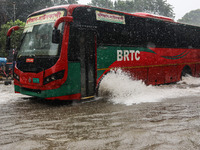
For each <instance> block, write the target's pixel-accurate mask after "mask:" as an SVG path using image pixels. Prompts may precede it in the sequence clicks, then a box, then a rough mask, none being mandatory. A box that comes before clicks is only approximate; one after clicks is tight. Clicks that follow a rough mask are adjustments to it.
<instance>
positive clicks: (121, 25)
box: [7, 5, 200, 100]
mask: <svg viewBox="0 0 200 150" xmlns="http://www.w3.org/2000/svg"><path fill="white" fill-rule="evenodd" d="M19 28H20V27H17V26H15V27H12V28H11V29H10V30H9V31H8V33H7V41H8V42H7V45H9V44H8V43H10V35H11V33H12V31H13V30H18V29H19ZM119 68H120V69H121V70H123V71H125V72H129V74H130V75H131V76H132V77H133V78H134V79H137V80H143V81H144V82H145V83H146V84H147V85H149V84H152V85H158V84H165V83H172V82H177V81H179V80H180V79H181V77H182V76H184V75H185V74H190V75H192V76H196V77H197V76H199V75H200V27H196V26H191V25H186V24H180V23H177V22H174V21H173V20H172V19H170V18H167V17H162V16H155V15H151V14H147V13H133V14H129V13H124V12H119V11H114V10H108V9H103V8H98V7H92V6H87V5H62V6H55V7H51V8H46V9H43V10H40V11H37V12H35V13H33V14H31V15H30V16H29V17H28V19H27V21H26V25H25V28H24V31H23V35H22V40H21V45H20V47H19V48H18V50H17V53H16V65H15V69H14V86H15V92H16V93H22V94H26V95H31V96H35V97H40V98H45V99H48V100H55V99H58V100H81V99H89V98H92V97H94V95H95V94H96V92H97V89H98V85H99V84H100V82H101V79H102V78H103V77H104V76H105V75H106V74H107V73H109V72H110V71H111V70H113V69H119Z"/></svg>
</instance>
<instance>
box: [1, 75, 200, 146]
mask: <svg viewBox="0 0 200 150" xmlns="http://www.w3.org/2000/svg"><path fill="white" fill-rule="evenodd" d="M188 78H189V79H186V80H185V81H181V82H180V83H177V84H174V85H165V86H156V87H152V86H146V85H144V84H142V83H141V82H139V81H137V82H133V81H131V83H130V81H127V80H129V79H127V78H123V79H122V77H120V79H122V80H123V82H121V84H125V86H127V87H126V88H123V89H125V91H123V90H122V89H117V87H116V85H115V83H114V82H112V87H109V86H110V85H103V86H104V87H103V88H104V90H103V91H104V92H102V93H106V94H102V98H96V99H95V100H93V101H89V102H81V103H77V102H73V103H72V104H66V103H56V102H50V101H44V100H39V99H33V98H30V97H27V96H24V95H20V94H14V93H13V85H9V86H4V85H3V84H0V92H1V95H0V149H1V150H12V149H15V150H27V149H34V150H41V149H44V150H46V149H48V150H51V149H52V150H54V149H59V150H60V149H63V150H64V149H72V150H80V149H81V150H94V149H95V150H97V149H98V150H99V149H100V150H101V149H102V150H110V149H117V150H123V149H126V150H133V149H134V150H199V149H200V138H199V137H200V81H199V80H200V79H198V78H192V77H188ZM119 82H120V81H119ZM107 83H108V82H107ZM132 84H133V85H132ZM123 86H124V85H123ZM129 86H131V87H129ZM133 86H134V87H133ZM105 88H106V89H108V88H109V90H110V91H109V92H108V91H107V92H105ZM112 88H113V89H112ZM120 88H121V87H120ZM130 88H131V89H132V90H130V91H129V89H130ZM118 90H120V91H121V93H120V94H119V91H118ZM105 95H106V96H105Z"/></svg>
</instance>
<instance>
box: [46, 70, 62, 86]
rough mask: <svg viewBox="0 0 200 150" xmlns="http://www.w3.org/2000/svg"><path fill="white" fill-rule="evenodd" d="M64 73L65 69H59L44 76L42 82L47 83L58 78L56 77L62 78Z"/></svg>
mask: <svg viewBox="0 0 200 150" xmlns="http://www.w3.org/2000/svg"><path fill="white" fill-rule="evenodd" d="M64 74H65V70H62V71H59V72H56V73H54V74H52V75H50V76H48V77H46V78H44V81H43V84H44V85H45V84H48V83H50V82H52V81H55V80H58V79H62V78H63V77H64Z"/></svg>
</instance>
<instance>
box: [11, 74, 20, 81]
mask: <svg viewBox="0 0 200 150" xmlns="http://www.w3.org/2000/svg"><path fill="white" fill-rule="evenodd" d="M13 77H14V79H16V80H17V81H19V79H20V78H19V76H18V75H17V74H16V73H14V74H13Z"/></svg>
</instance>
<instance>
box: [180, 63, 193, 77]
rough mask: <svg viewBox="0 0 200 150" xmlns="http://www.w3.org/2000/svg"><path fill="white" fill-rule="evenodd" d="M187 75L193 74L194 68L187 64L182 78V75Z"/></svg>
mask: <svg viewBox="0 0 200 150" xmlns="http://www.w3.org/2000/svg"><path fill="white" fill-rule="evenodd" d="M186 75H192V70H191V68H190V67H189V66H185V67H184V68H183V70H182V72H181V80H182V77H185V76H186Z"/></svg>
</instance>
